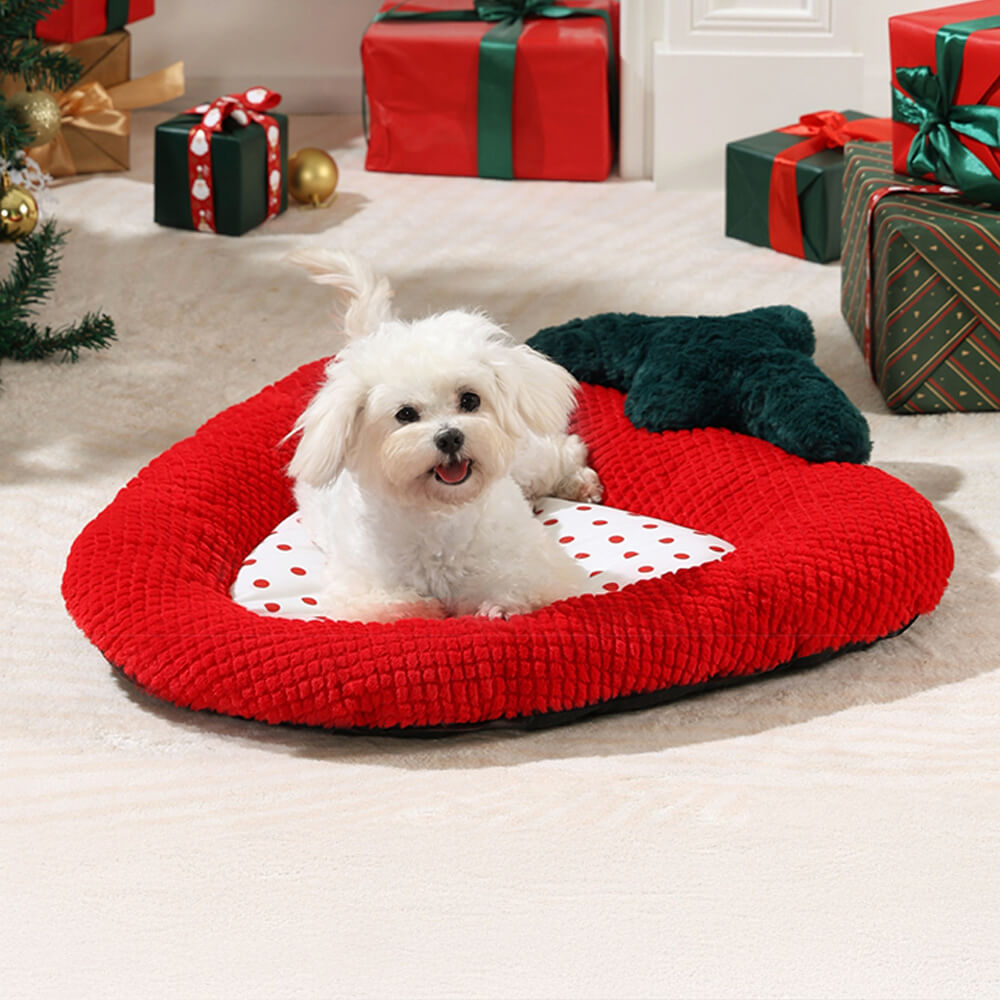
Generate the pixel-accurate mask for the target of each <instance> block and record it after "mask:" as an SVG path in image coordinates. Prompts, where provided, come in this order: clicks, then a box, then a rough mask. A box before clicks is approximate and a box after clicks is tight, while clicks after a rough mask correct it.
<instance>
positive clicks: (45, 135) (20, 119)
mask: <svg viewBox="0 0 1000 1000" xmlns="http://www.w3.org/2000/svg"><path fill="white" fill-rule="evenodd" d="M7 106H8V107H9V108H10V109H11V112H12V113H13V115H14V117H15V118H16V119H17V123H18V125H20V126H21V128H23V129H24V130H25V131H26V132H30V133H31V145H32V146H44V145H45V143H47V142H51V141H52V140H53V139H54V138H55V137H56V136H57V135H58V134H59V129H60V128H61V127H62V113H61V112H60V110H59V102H58V101H57V100H56V99H55V98H54V97H53V96H52V95H51V94H50V93H48V92H47V91H44V90H22V91H21V92H20V93H18V94H14V96H13V97H10V98H8V100H7Z"/></svg>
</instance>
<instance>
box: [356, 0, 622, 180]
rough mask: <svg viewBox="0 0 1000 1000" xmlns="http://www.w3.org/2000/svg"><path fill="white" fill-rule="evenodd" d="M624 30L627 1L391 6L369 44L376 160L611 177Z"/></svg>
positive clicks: (442, 168) (448, 168)
mask: <svg viewBox="0 0 1000 1000" xmlns="http://www.w3.org/2000/svg"><path fill="white" fill-rule="evenodd" d="M617 35H618V3H617V2H616V0H566V2H562V3H555V2H540V0H528V2H527V3H525V2H524V0H420V2H413V3H404V4H399V3H395V2H388V3H386V4H385V5H384V6H383V8H382V10H381V11H380V13H379V14H378V15H376V19H375V21H374V22H373V23H372V24H371V25H370V27H369V28H368V30H367V31H366V32H365V36H364V39H363V40H362V44H361V56H362V62H363V64H364V73H365V85H366V88H367V99H368V115H369V137H368V155H367V159H366V161H365V165H366V167H367V168H368V169H369V170H390V171H399V172H402V173H419V174H461V175H467V176H475V175H479V176H486V177H519V178H549V179H553V180H556V179H561V180H590V181H596V180H604V179H605V178H606V177H607V176H608V173H609V172H610V170H611V164H612V161H613V158H614V147H615V138H616V135H615V133H616V132H617V127H616V122H617V113H618V108H617V82H616V81H617ZM498 63H499V65H498ZM505 63H506V65H505ZM505 73H506V74H507V75H506V77H505V75H504V74H505Z"/></svg>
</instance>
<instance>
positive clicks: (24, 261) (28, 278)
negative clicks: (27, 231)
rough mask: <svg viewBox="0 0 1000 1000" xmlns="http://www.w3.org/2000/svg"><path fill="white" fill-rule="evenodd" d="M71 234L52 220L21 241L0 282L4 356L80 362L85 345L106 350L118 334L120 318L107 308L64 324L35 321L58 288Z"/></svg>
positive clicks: (1, 355) (0, 348)
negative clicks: (39, 309) (114, 317)
mask: <svg viewBox="0 0 1000 1000" xmlns="http://www.w3.org/2000/svg"><path fill="white" fill-rule="evenodd" d="M66 235H67V234H66V231H59V230H57V229H56V224H55V222H54V221H53V220H52V219H49V220H48V221H47V222H45V223H44V224H43V225H42V227H41V229H39V230H37V231H36V232H34V233H32V234H31V235H30V236H26V237H25V238H24V239H22V240H21V241H20V242H19V243H18V244H17V252H16V255H15V258H14V262H13V265H12V267H11V270H10V274H9V275H8V277H7V278H6V279H5V280H4V281H3V282H0V359H2V358H11V359H12V360H14V361H37V360H39V359H41V358H46V357H50V356H51V355H54V354H61V355H62V360H65V361H76V360H77V358H78V357H79V354H80V351H81V350H84V349H88V350H101V349H102V348H106V347H109V346H110V344H111V341H113V340H114V339H115V325H114V322H113V321H112V319H111V318H110V317H109V316H105V315H104V314H103V313H87V314H86V315H85V316H84V317H83V319H82V320H80V322H79V323H74V324H73V325H71V326H67V327H63V328H61V329H53V328H52V327H50V326H45V327H39V326H37V325H36V324H35V323H33V322H31V319H30V317H31V316H32V315H33V314H34V312H35V311H36V309H37V307H38V306H39V305H40V304H41V303H42V302H43V301H44V300H45V299H46V298H47V297H48V296H49V295H50V294H51V292H52V289H53V286H54V283H55V275H56V272H57V271H58V270H59V262H60V260H61V256H62V255H61V249H62V245H63V243H64V242H65V239H66Z"/></svg>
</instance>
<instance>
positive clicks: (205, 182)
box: [185, 87, 281, 233]
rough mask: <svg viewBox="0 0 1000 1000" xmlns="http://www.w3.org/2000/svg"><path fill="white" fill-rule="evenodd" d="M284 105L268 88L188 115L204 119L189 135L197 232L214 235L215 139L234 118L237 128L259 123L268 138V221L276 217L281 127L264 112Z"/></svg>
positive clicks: (225, 99)
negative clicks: (227, 120) (228, 119)
mask: <svg viewBox="0 0 1000 1000" xmlns="http://www.w3.org/2000/svg"><path fill="white" fill-rule="evenodd" d="M280 102H281V94H276V93H275V92H274V91H273V90H268V89H267V88H266V87H251V88H250V89H249V90H247V91H244V92H243V93H242V94H225V95H224V96H222V97H219V98H216V100H214V101H212V102H211V104H199V105H198V106H197V107H194V108H189V109H188V110H187V111H186V112H185V114H189V115H201V121H200V122H199V123H198V124H197V125H193V126H192V127H191V130H190V131H189V132H188V190H189V192H190V195H191V221H192V222H193V223H194V228H195V229H200V230H202V231H203V232H208V233H214V232H215V231H216V230H215V198H214V189H213V186H212V135H213V133H215V132H220V131H222V123H223V122H224V121H225V120H226V119H227V118H232V119H233V120H234V121H235V122H236V123H237V124H238V125H249V124H250V123H251V122H256V123H257V124H258V125H260V126H262V127H263V129H264V132H265V133H266V135H267V218H271V216H273V215H277V214H278V211H279V209H280V204H281V134H280V132H279V130H278V123H277V122H276V121H275V120H274V118H272V117H271V116H270V115H268V114H264V112H265V111H268V110H270V109H271V108H274V107H276V106H277V105H278V104H279V103H280Z"/></svg>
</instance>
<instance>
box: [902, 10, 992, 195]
mask: <svg viewBox="0 0 1000 1000" xmlns="http://www.w3.org/2000/svg"><path fill="white" fill-rule="evenodd" d="M990 28H1000V16H993V17H980V18H977V19H975V20H971V21H958V22H956V23H954V24H946V25H944V26H943V27H941V28H939V29H938V33H937V37H936V38H935V52H936V56H937V70H938V71H937V73H935V72H934V71H933V70H932V69H931V68H930V66H903V67H900V68H899V69H897V70H896V79H897V80H898V81H899V83H900V84H901V85H902V86H903V87H904V88H905V89H906V91H907V92H908V94H904V93H903V92H902V91H901V90H899V89H898V88H896V87H893V89H892V116H893V118H894V119H895V120H896V121H899V122H905V123H906V124H907V125H912V126H914V127H915V128H916V129H917V134H916V135H915V136H914V137H913V142H912V143H911V144H910V149H909V153H908V154H907V159H906V169H907V171H908V172H909V173H910V174H912V175H913V176H914V177H924V176H926V175H927V174H933V175H934V176H935V177H936V178H937V179H938V180H940V181H942V182H943V183H945V184H950V185H951V186H953V187H956V188H958V189H959V190H960V191H962V192H963V193H964V194H966V195H969V196H970V197H972V198H977V199H981V200H983V201H994V202H995V201H1000V180H998V179H997V178H996V177H994V176H993V174H992V173H991V172H990V168H989V167H988V166H987V165H986V164H985V163H984V162H983V161H982V160H980V159H979V157H978V156H976V154H975V153H973V152H972V150H970V149H969V148H968V147H966V146H965V145H963V144H962V142H961V141H960V140H959V138H958V135H965V136H968V137H969V138H970V139H975V140H976V141H977V142H981V143H983V144H984V145H986V146H990V147H991V148H993V149H996V148H1000V108H995V107H989V106H987V105H984V104H957V105H956V104H954V103H953V101H954V99H955V89H956V87H957V86H958V79H959V75H960V74H961V72H962V59H963V57H964V52H965V43H966V41H968V38H969V36H970V35H971V34H973V32H976V31H985V30H988V29H990ZM956 133H957V134H956Z"/></svg>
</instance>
